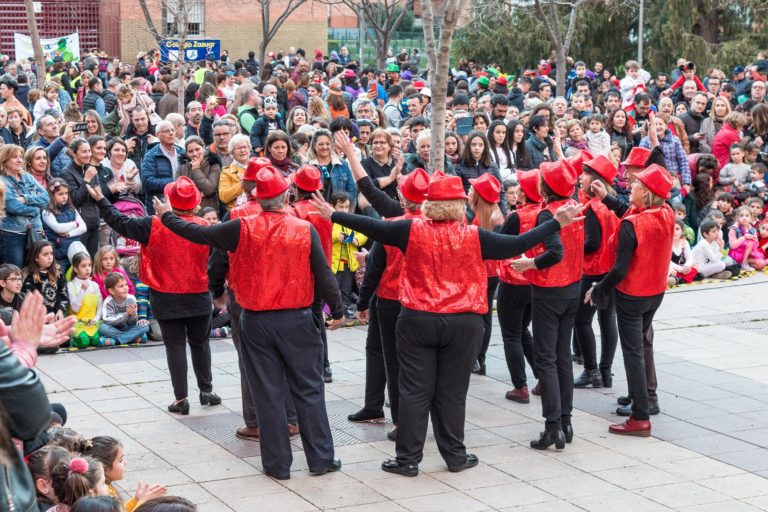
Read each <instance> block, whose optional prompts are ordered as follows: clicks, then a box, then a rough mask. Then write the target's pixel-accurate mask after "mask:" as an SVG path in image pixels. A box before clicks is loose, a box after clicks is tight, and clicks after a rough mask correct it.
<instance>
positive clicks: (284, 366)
mask: <svg viewBox="0 0 768 512" xmlns="http://www.w3.org/2000/svg"><path fill="white" fill-rule="evenodd" d="M290 184H291V182H290V180H288V179H287V178H283V176H282V175H281V174H280V172H279V171H278V170H276V169H275V168H273V167H265V168H263V169H261V170H260V171H259V172H258V173H257V174H256V197H257V198H258V199H259V203H260V205H261V209H262V210H263V211H262V213H260V214H257V215H251V216H248V217H240V218H238V219H234V220H230V221H228V222H224V223H222V224H218V225H215V226H208V227H201V226H198V225H196V224H193V223H189V222H185V221H184V220H183V219H181V218H179V217H177V216H175V215H173V214H172V212H171V210H170V208H169V206H168V205H167V204H165V203H162V202H160V201H159V200H157V199H155V211H156V212H157V213H156V215H157V216H158V217H159V218H161V219H162V222H163V225H165V226H167V227H168V229H170V230H171V231H172V232H174V233H176V234H178V235H180V236H183V237H184V238H187V239H189V240H193V241H195V242H197V243H205V244H208V245H211V246H214V247H216V248H218V249H221V250H224V251H228V252H229V253H230V255H229V262H230V268H229V276H230V280H229V281H230V286H231V287H232V289H233V290H234V292H235V295H236V297H237V302H238V303H239V304H240V305H241V306H242V308H243V313H242V316H241V317H240V329H241V333H242V342H243V356H244V359H245V368H246V376H247V381H248V384H249V385H250V386H251V393H252V394H253V396H254V398H255V400H256V411H257V414H258V417H259V436H260V439H261V459H262V466H263V467H264V472H265V473H266V474H267V475H269V476H272V477H273V478H276V479H279V480H286V479H289V478H290V469H291V463H292V461H293V456H292V453H291V452H292V451H291V443H290V440H289V437H288V429H287V425H286V418H285V415H284V414H280V413H278V412H279V411H280V412H281V411H283V408H284V406H285V396H284V394H285V388H284V381H285V379H286V378H287V380H288V385H289V388H290V392H291V394H292V395H293V399H294V402H295V404H296V412H297V415H298V419H299V429H300V434H301V441H302V444H303V446H304V453H305V455H306V457H307V463H308V466H309V471H310V473H312V474H315V475H322V474H325V473H328V472H331V471H338V470H339V468H341V462H340V461H339V460H338V459H336V458H334V449H333V438H332V437H331V428H330V425H329V423H328V414H327V412H326V409H325V389H324V384H323V378H322V374H321V361H322V358H323V343H322V341H321V340H320V331H319V330H318V325H317V324H316V321H315V317H314V315H313V314H312V311H311V309H310V306H311V305H312V302H313V300H314V296H315V286H317V288H318V290H319V291H320V293H321V294H322V295H323V297H324V299H325V300H326V302H327V303H328V304H329V305H330V306H331V310H332V314H333V317H334V323H333V324H332V328H336V327H338V326H339V325H341V320H342V317H343V311H342V305H341V296H340V294H339V289H338V287H337V286H336V279H335V278H334V276H333V274H332V273H331V270H330V269H329V268H328V262H327V260H326V257H325V253H324V252H323V248H322V244H321V243H320V237H319V236H318V235H317V231H315V228H313V227H312V225H311V224H310V223H309V222H307V221H304V220H301V219H297V218H296V217H294V216H293V215H291V214H289V213H288V189H289V187H290Z"/></svg>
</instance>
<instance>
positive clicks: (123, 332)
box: [99, 324, 149, 345]
mask: <svg viewBox="0 0 768 512" xmlns="http://www.w3.org/2000/svg"><path fill="white" fill-rule="evenodd" d="M148 332H149V326H148V325H131V326H127V327H125V328H123V329H120V328H118V327H115V326H114V325H109V324H101V325H100V326H99V334H101V335H102V336H103V337H105V338H114V339H116V340H117V342H118V343H120V344H121V345H126V344H128V343H131V342H132V341H134V340H135V339H136V338H140V337H141V336H142V335H143V334H147V333H148Z"/></svg>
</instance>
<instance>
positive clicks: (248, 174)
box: [241, 156, 272, 181]
mask: <svg viewBox="0 0 768 512" xmlns="http://www.w3.org/2000/svg"><path fill="white" fill-rule="evenodd" d="M268 165H272V162H271V161H270V160H269V158H265V157H263V156H260V157H254V158H251V159H250V160H248V166H247V167H246V168H245V172H244V173H243V177H242V178H241V179H242V180H243V181H256V174H257V173H258V172H259V171H260V170H261V169H262V168H264V167H266V166H268Z"/></svg>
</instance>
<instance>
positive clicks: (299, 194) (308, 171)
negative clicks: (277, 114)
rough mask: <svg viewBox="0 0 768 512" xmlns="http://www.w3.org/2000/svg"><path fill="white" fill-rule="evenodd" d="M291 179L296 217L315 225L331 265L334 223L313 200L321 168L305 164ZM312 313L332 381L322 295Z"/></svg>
mask: <svg viewBox="0 0 768 512" xmlns="http://www.w3.org/2000/svg"><path fill="white" fill-rule="evenodd" d="M291 179H292V180H293V186H294V187H295V188H296V201H295V202H294V203H293V209H292V212H293V214H294V215H295V216H296V217H298V218H300V219H302V220H306V221H307V222H309V223H310V224H312V226H314V228H315V230H316V231H317V234H318V236H319V237H320V243H321V244H322V246H323V252H324V253H325V256H326V258H327V259H328V265H329V266H330V264H331V249H332V247H333V239H332V236H331V231H332V230H333V224H331V221H329V220H328V219H326V218H324V217H322V216H320V215H315V207H314V206H313V205H312V201H311V198H312V193H313V192H317V191H318V190H322V189H323V177H322V175H321V174H320V170H319V169H318V168H317V167H315V166H314V165H304V166H302V167H301V168H300V169H299V170H298V171H296V172H295V173H294V174H292V175H291ZM312 313H314V315H315V318H316V319H317V322H318V324H319V325H320V337H321V338H322V339H323V380H324V381H325V382H326V383H330V382H333V371H332V370H331V363H330V361H329V360H328V336H327V335H326V332H325V318H324V317H323V299H322V298H321V297H315V302H313V303H312Z"/></svg>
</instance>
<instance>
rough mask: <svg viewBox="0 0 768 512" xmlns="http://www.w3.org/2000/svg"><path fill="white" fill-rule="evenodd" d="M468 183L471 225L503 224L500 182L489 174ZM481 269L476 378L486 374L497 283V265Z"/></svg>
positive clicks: (472, 179) (485, 227) (491, 264)
mask: <svg viewBox="0 0 768 512" xmlns="http://www.w3.org/2000/svg"><path fill="white" fill-rule="evenodd" d="M468 181H469V183H470V187H469V201H468V202H469V208H470V209H471V210H472V213H473V214H474V218H473V219H472V224H473V225H475V226H477V227H480V228H483V229H488V230H491V231H493V229H494V228H495V227H496V226H501V225H502V224H503V223H504V215H502V213H501V210H500V209H499V198H500V196H501V183H499V180H497V179H496V178H495V177H494V176H493V175H492V174H491V173H485V174H481V175H480V177H479V178H470V179H469V180H468ZM505 204H506V203H505ZM485 270H486V272H487V273H488V312H487V313H485V314H484V315H483V340H482V344H481V345H480V347H479V348H480V352H479V354H478V356H477V361H476V362H475V367H474V368H473V372H474V373H477V374H478V375H485V371H486V370H485V355H486V353H487V352H488V346H489V345H490V343H491V329H492V327H493V298H494V296H495V295H496V287H497V286H498V284H499V278H498V263H497V262H496V261H486V262H485Z"/></svg>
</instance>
